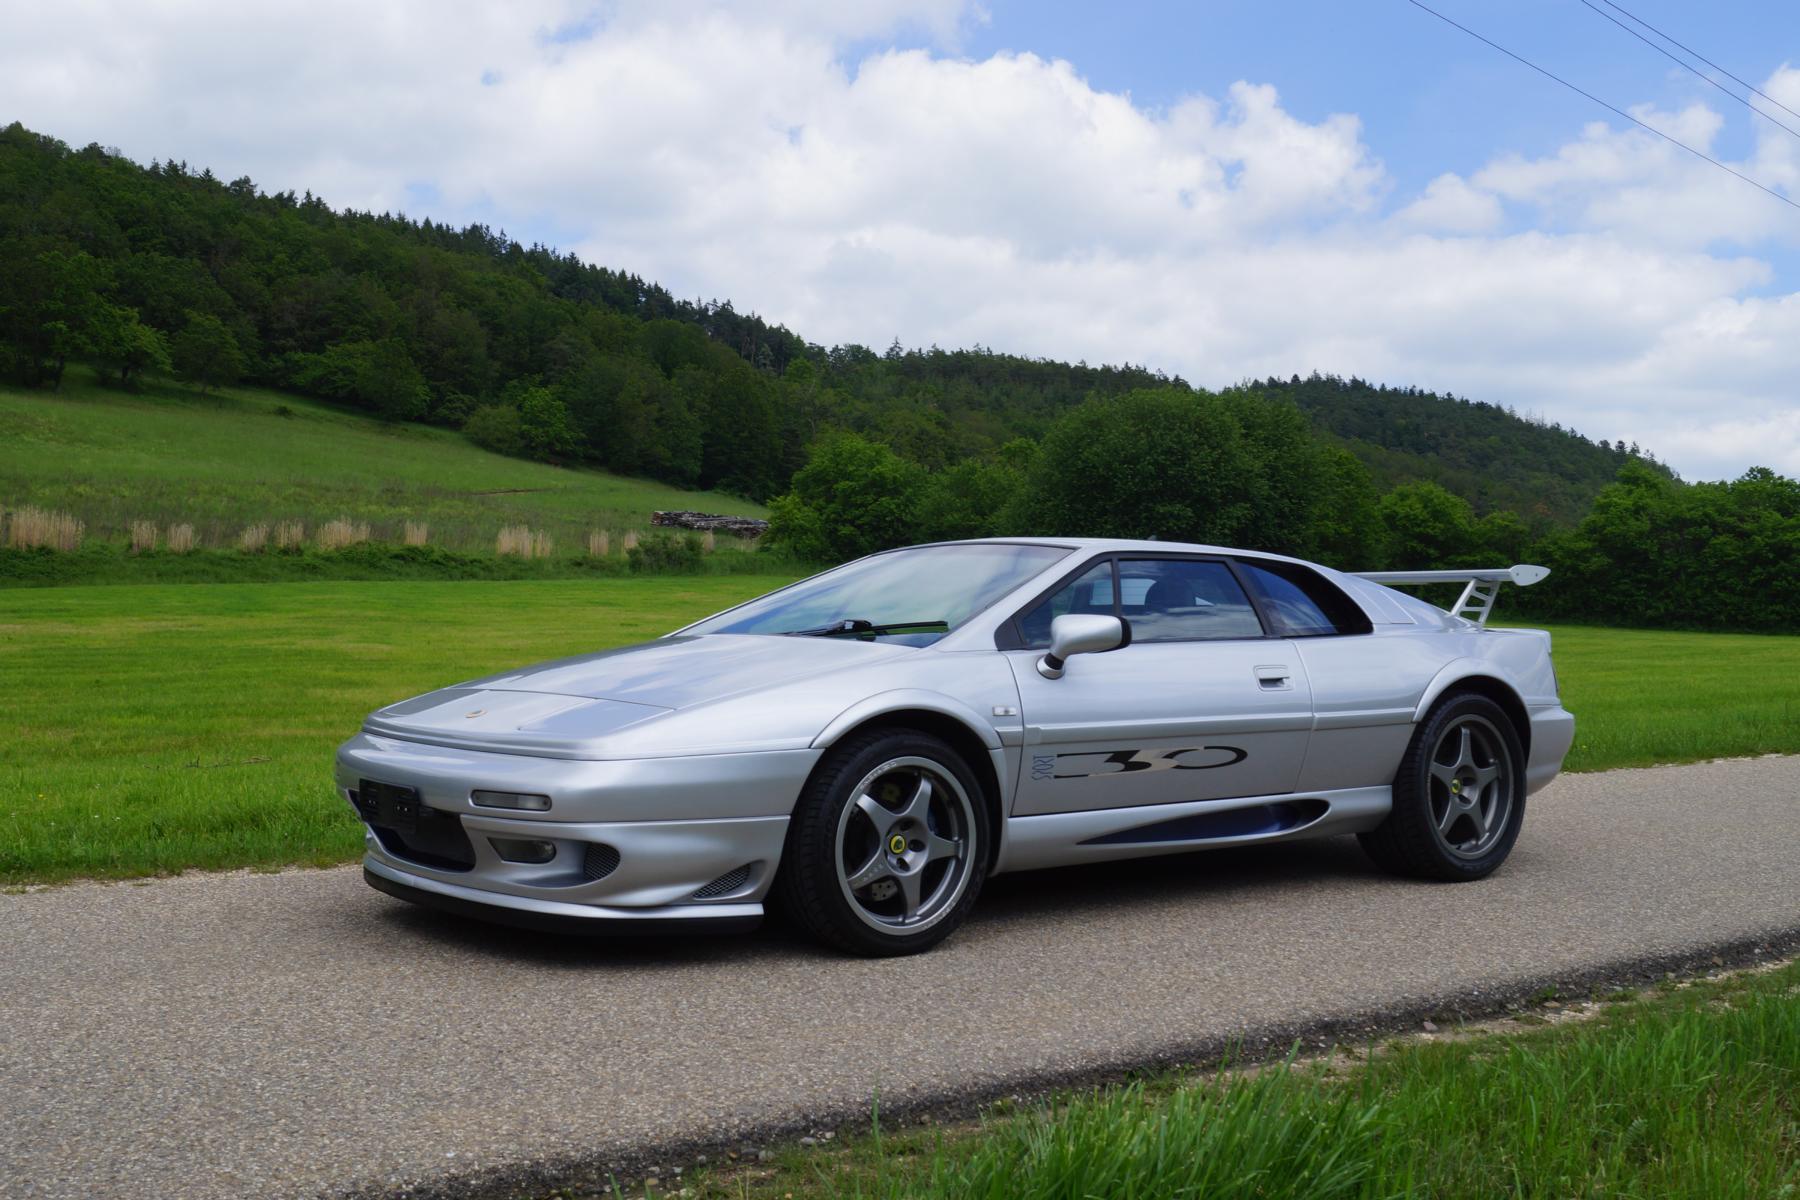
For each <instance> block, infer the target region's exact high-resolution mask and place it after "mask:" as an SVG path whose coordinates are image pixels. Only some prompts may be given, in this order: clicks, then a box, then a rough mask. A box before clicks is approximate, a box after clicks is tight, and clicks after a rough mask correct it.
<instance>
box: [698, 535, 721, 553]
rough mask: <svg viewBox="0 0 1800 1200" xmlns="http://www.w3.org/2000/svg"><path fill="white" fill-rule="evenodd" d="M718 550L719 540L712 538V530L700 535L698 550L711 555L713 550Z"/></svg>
mask: <svg viewBox="0 0 1800 1200" xmlns="http://www.w3.org/2000/svg"><path fill="white" fill-rule="evenodd" d="M718 548H719V539H718V538H716V537H714V536H713V531H712V530H710V529H709V530H707V531H706V532H705V533H703V534H701V535H700V549H701V550H702V551H704V552H705V553H707V554H711V553H712V552H713V551H714V550H717V549H718Z"/></svg>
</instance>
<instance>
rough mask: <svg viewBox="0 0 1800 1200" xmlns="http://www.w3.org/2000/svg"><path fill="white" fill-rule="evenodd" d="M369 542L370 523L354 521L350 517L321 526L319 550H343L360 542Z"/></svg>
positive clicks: (340, 518)
mask: <svg viewBox="0 0 1800 1200" xmlns="http://www.w3.org/2000/svg"><path fill="white" fill-rule="evenodd" d="M368 540H369V523H368V522H367V521H352V520H350V519H349V518H348V517H339V518H338V519H337V520H335V521H327V522H325V524H323V525H321V526H319V549H321V550H342V549H343V548H344V547H345V546H354V545H356V544H357V543H358V542H366V541H368Z"/></svg>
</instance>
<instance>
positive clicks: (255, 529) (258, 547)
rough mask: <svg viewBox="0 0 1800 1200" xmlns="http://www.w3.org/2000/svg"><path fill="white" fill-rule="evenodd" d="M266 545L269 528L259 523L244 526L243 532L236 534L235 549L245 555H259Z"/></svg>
mask: <svg viewBox="0 0 1800 1200" xmlns="http://www.w3.org/2000/svg"><path fill="white" fill-rule="evenodd" d="M268 544H269V527H268V526H267V525H266V524H263V523H261V522H258V523H257V524H255V525H246V526H244V531H243V532H242V533H240V534H238V540H237V547H238V549H239V550H242V551H243V552H244V553H245V554H261V553H262V552H263V547H265V546H267V545H268Z"/></svg>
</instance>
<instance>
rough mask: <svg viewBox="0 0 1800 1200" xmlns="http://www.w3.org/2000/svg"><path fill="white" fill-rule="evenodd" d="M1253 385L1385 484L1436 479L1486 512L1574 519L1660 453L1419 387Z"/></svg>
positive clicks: (1352, 382) (1323, 380) (1320, 380)
mask: <svg viewBox="0 0 1800 1200" xmlns="http://www.w3.org/2000/svg"><path fill="white" fill-rule="evenodd" d="M1245 386H1246V387H1248V388H1250V389H1251V390H1254V391H1260V392H1262V393H1264V394H1265V395H1269V396H1279V397H1282V398H1285V399H1287V400H1290V401H1292V402H1293V403H1294V404H1296V405H1298V406H1299V408H1300V409H1301V411H1303V412H1304V413H1306V415H1307V416H1308V417H1309V418H1310V419H1311V421H1312V423H1313V425H1314V427H1315V428H1317V429H1319V430H1320V431H1322V432H1323V433H1325V434H1326V435H1327V436H1328V437H1330V438H1332V439H1334V440H1336V441H1338V442H1339V443H1340V444H1342V445H1343V446H1344V447H1346V448H1347V449H1349V450H1350V451H1351V452H1352V453H1354V454H1355V455H1356V456H1357V457H1358V458H1359V459H1361V460H1362V461H1363V463H1364V464H1365V465H1366V466H1367V467H1368V468H1369V470H1370V472H1371V473H1372V474H1373V475H1374V477H1375V482H1376V484H1377V485H1378V486H1379V487H1381V488H1382V489H1383V490H1386V489H1387V488H1390V487H1393V486H1395V485H1397V484H1401V483H1408V482H1412V481H1415V480H1421V479H1423V480H1430V481H1431V482H1433V483H1436V484H1439V485H1440V486H1442V487H1444V488H1447V489H1448V490H1450V491H1452V492H1456V493H1457V494H1459V495H1461V496H1463V497H1465V498H1466V499H1467V500H1469V501H1470V503H1472V504H1473V505H1474V506H1475V508H1476V510H1477V511H1478V512H1491V511H1494V510H1496V509H1510V510H1512V511H1513V512H1516V513H1519V514H1521V515H1523V516H1525V517H1527V518H1532V517H1537V518H1548V519H1551V520H1555V521H1561V522H1571V521H1575V520H1578V519H1579V518H1580V517H1581V515H1582V514H1583V513H1585V512H1587V509H1588V506H1589V505H1590V504H1592V503H1593V500H1594V497H1595V495H1597V494H1598V493H1599V491H1600V489H1601V488H1603V487H1605V486H1606V485H1607V484H1609V483H1611V482H1612V481H1613V480H1614V479H1615V478H1617V476H1618V474H1619V468H1620V467H1622V466H1624V465H1625V464H1626V463H1627V462H1629V461H1631V460H1632V459H1634V458H1643V459H1645V460H1646V461H1650V460H1651V459H1652V457H1653V456H1650V455H1648V454H1647V453H1646V452H1645V451H1643V450H1641V449H1640V448H1639V447H1638V446H1636V445H1631V446H1627V445H1625V444H1624V443H1623V442H1619V443H1617V444H1613V443H1609V442H1606V441H1600V442H1592V441H1589V440H1588V439H1587V438H1585V437H1583V436H1582V435H1581V434H1579V433H1577V432H1575V431H1574V430H1573V429H1564V428H1563V427H1562V426H1561V425H1556V424H1546V423H1544V422H1541V421H1533V420H1528V419H1526V418H1524V417H1520V416H1519V415H1518V414H1516V413H1514V412H1512V411H1511V410H1510V409H1506V408H1502V407H1500V406H1499V405H1497V404H1487V403H1484V402H1482V401H1479V400H1467V399H1460V398H1458V397H1455V396H1444V395H1439V394H1437V393H1436V392H1425V391H1420V390H1418V389H1417V388H1399V387H1378V386H1376V385H1374V384H1371V383H1365V382H1364V381H1363V380H1361V379H1341V378H1338V377H1337V376H1332V375H1313V376H1311V377H1309V378H1306V379H1302V378H1300V377H1299V376H1297V375H1296V376H1293V377H1292V378H1289V379H1286V380H1281V379H1263V380H1258V381H1256V382H1253V383H1250V384H1247V385H1245ZM1651 465H1652V466H1653V468H1654V469H1656V470H1657V471H1659V472H1661V473H1663V474H1668V471H1667V469H1666V468H1664V467H1661V466H1660V465H1657V464H1655V463H1654V462H1653V461H1652V462H1651Z"/></svg>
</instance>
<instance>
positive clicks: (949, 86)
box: [0, 0, 1800, 478]
mask: <svg viewBox="0 0 1800 1200" xmlns="http://www.w3.org/2000/svg"><path fill="white" fill-rule="evenodd" d="M1622 2H1623V3H1624V5H1625V7H1626V8H1628V9H1630V10H1631V12H1633V13H1635V14H1637V15H1638V16H1640V17H1643V18H1644V19H1645V20H1647V21H1649V22H1650V23H1651V24H1653V25H1656V26H1658V27H1660V28H1661V29H1663V30H1664V31H1666V32H1668V33H1670V34H1672V35H1673V36H1675V37H1676V38H1679V39H1680V40H1681V41H1683V42H1685V43H1686V44H1687V45H1689V46H1691V47H1693V48H1694V49H1695V50H1698V51H1699V52H1701V53H1703V54H1705V55H1706V56H1707V57H1708V58H1711V59H1713V60H1714V61H1715V62H1717V63H1719V64H1720V65H1721V66H1723V67H1725V68H1726V69H1728V70H1730V71H1732V72H1733V73H1735V74H1736V75H1738V76H1741V77H1742V78H1743V79H1745V80H1748V81H1750V82H1751V83H1754V84H1756V85H1757V86H1758V87H1760V88H1761V89H1762V90H1763V91H1765V92H1767V93H1768V94H1769V95H1770V96H1772V97H1774V98H1775V99H1777V100H1779V101H1781V102H1782V103H1784V104H1786V105H1787V106H1788V107H1790V108H1792V109H1794V110H1796V111H1800V66H1796V67H1790V66H1789V65H1788V63H1789V60H1790V59H1793V60H1795V62H1797V63H1800V7H1796V6H1795V5H1793V4H1792V3H1790V2H1775V0H1769V2H1763V0H1756V2H1752V0H1721V2H1720V3H1718V4H1715V5H1708V6H1695V5H1692V4H1684V3H1679V2H1678V0H1622ZM1596 3H1597V4H1598V5H1599V7H1601V8H1606V4H1605V2H1604V0H1596ZM1433 6H1434V7H1436V8H1438V9H1439V10H1440V11H1442V12H1444V13H1446V14H1447V15H1450V16H1453V17H1455V18H1456V19H1458V20H1460V21H1462V22H1463V23H1465V24H1468V25H1470V26H1471V27H1473V28H1475V29H1477V30H1479V31H1480V32H1482V33H1484V34H1486V35H1488V36H1489V37H1492V38H1494V39H1495V40H1496V41H1499V42H1501V43H1502V44H1503V45H1506V46H1508V47H1510V48H1512V49H1514V50H1516V51H1519V52H1520V53H1522V54H1524V55H1525V56H1526V57H1529V58H1532V59H1534V60H1535V61H1538V62H1540V63H1542V64H1543V65H1545V66H1546V67H1549V68H1550V69H1552V70H1554V71H1556V72H1558V73H1560V74H1563V75H1564V76H1565V77H1567V78H1570V79H1571V80H1573V81H1574V82H1577V83H1579V84H1581V85H1582V86H1583V87H1584V88H1586V89H1587V90H1588V91H1591V92H1593V93H1594V94H1595V95H1597V96H1600V97H1601V98H1603V99H1605V100H1607V101H1608V102H1610V103H1612V104H1615V105H1617V106H1619V107H1621V108H1626V109H1629V110H1630V111H1631V112H1632V113H1633V114H1634V115H1635V116H1637V117H1638V118H1639V119H1641V120H1642V121H1644V122H1646V123H1647V124H1650V125H1652V126H1655V127H1657V128H1659V129H1662V130H1665V131H1667V132H1668V133H1670V134H1672V135H1674V136H1676V137H1678V138H1679V139H1681V140H1682V141H1685V142H1687V143H1688V144H1689V145H1692V146H1694V147H1696V148H1698V149H1701V150H1704V151H1705V152H1707V153H1708V154H1710V155H1712V156H1713V157H1715V158H1719V159H1722V160H1724V161H1726V162H1728V163H1730V164H1731V165H1732V166H1734V167H1735V168H1736V169H1738V170H1740V171H1742V172H1743V173H1745V174H1747V175H1750V176H1752V177H1754V178H1755V179H1757V180H1759V181H1761V182H1762V183H1765V184H1767V185H1768V186H1770V187H1772V188H1774V189H1776V190H1777V191H1779V192H1781V193H1782V194H1783V195H1789V196H1792V197H1794V198H1795V199H1796V200H1800V117H1795V116H1794V115H1792V114H1790V113H1786V112H1783V111H1781V110H1780V109H1779V108H1775V107H1773V106H1771V105H1768V104H1764V105H1763V107H1764V108H1766V109H1768V110H1769V111H1771V112H1773V113H1774V114H1775V115H1776V116H1778V117H1780V118H1781V119H1782V120H1783V121H1784V122H1785V123H1786V124H1787V125H1789V126H1790V127H1792V132H1790V131H1789V130H1784V129H1782V128H1779V127H1777V125H1775V124H1774V123H1772V122H1770V121H1767V120H1764V119H1762V118H1761V117H1758V116H1756V115H1754V114H1752V113H1751V112H1749V111H1748V110H1747V109H1746V108H1744V107H1743V106H1741V105H1739V104H1737V103H1735V102H1733V101H1732V100H1731V99H1730V98H1728V97H1727V96H1725V95H1724V94H1722V93H1721V92H1719V91H1717V90H1715V89H1714V88H1712V87H1710V86H1709V85H1707V84H1706V83H1705V82H1703V81H1701V80H1699V79H1696V78H1694V77H1693V76H1692V75H1689V74H1686V73H1684V72H1682V71H1681V70H1680V69H1679V68H1677V67H1676V66H1675V65H1674V64H1673V63H1671V62H1670V61H1668V60H1667V59H1665V58H1662V57H1659V56H1658V55H1657V54H1656V53H1655V52H1654V51H1653V50H1651V49H1650V48H1648V47H1646V46H1645V45H1644V44H1643V43H1641V42H1639V41H1635V40H1633V39H1632V38H1631V37H1630V36H1629V35H1628V34H1626V33H1625V32H1623V31H1622V30H1621V29H1620V28H1618V27H1617V26H1616V25H1613V24H1609V23H1608V22H1607V21H1606V20H1605V19H1604V18H1603V17H1602V16H1600V15H1598V14H1597V13H1596V12H1594V11H1592V10H1591V9H1590V8H1588V7H1584V5H1583V4H1582V2H1581V0H1511V2H1509V3H1507V4H1505V5H1496V4H1493V3H1491V2H1490V3H1482V2H1479V0H1441V2H1438V0H1433ZM1608 11H1614V10H1611V9H1608ZM1614 15H1615V16H1616V15H1617V13H1616V11H1615V12H1614ZM1621 19H1623V18H1621ZM1726 82H1729V81H1726ZM12 119H18V120H22V121H24V122H25V123H26V124H27V125H28V126H30V127H32V128H34V129H37V130H40V131H43V132H46V133H51V134H53V135H55V136H58V137H60V138H62V139H63V140H65V141H68V142H70V143H72V144H76V145H81V144H85V143H88V142H99V143H101V144H103V145H107V146H115V147H118V148H119V149H121V150H123V151H124V152H125V153H126V154H128V155H130V156H132V157H134V158H137V159H140V160H149V159H152V158H178V159H184V160H186V161H187V162H189V163H190V164H192V165H193V166H195V167H196V168H197V167H200V166H210V167H211V168H212V169H213V171H214V172H215V173H216V174H218V175H221V176H223V177H225V178H234V177H237V176H240V175H249V176H250V177H251V178H253V179H254V180H255V181H256V182H257V183H258V184H259V185H260V186H262V187H264V188H265V189H268V190H279V189H287V188H293V189H295V190H305V189H311V190H312V191H314V192H316V193H318V194H320V195H322V196H324V197H325V198H326V199H327V200H329V201H330V202H331V203H333V204H335V205H338V206H351V207H355V208H373V209H399V210H404V211H406V212H407V213H409V214H411V215H414V216H421V217H422V216H431V217H433V218H436V219H443V220H449V221H453V222H457V223H461V222H465V221H469V220H482V221H486V222H488V223H490V224H493V225H496V226H499V227H503V228H505V229H506V230H507V231H509V232H510V233H512V234H513V235H514V236H516V237H519V238H521V239H522V240H526V241H531V240H541V241H544V242H547V243H550V244H554V245H556V246H558V247H561V248H564V249H573V250H575V251H576V252H578V253H580V254H581V255H583V256H584V257H587V258H589V259H591V260H593V261H596V262H599V263H603V264H606V265H608V266H614V267H622V268H626V269H630V270H633V271H636V272H639V273H640V274H643V275H645V276H648V277H650V278H654V279H656V280H658V281H660V282H662V283H664V284H665V285H667V286H668V287H670V288H671V289H672V290H673V291H675V292H676V293H677V294H678V295H683V296H690V297H704V298H720V299H724V298H729V299H731V300H732V301H733V302H734V303H735V304H736V305H737V306H738V307H739V308H740V309H747V310H753V311H756V312H759V313H761V314H763V315H764V316H766V317H768V318H771V319H773V320H777V321H780V322H783V323H785V324H787V325H788V326H789V327H791V328H792V329H794V330H795V331H796V332H798V333H800V334H802V335H803V336H805V337H807V338H808V339H810V340H813V341H817V342H823V343H827V344H829V343H833V342H845V341H856V342H862V343H865V344H869V345H873V346H877V347H881V346H885V345H887V343H888V342H890V341H892V340H893V339H895V338H898V339H900V341H902V342H903V343H906V344H908V345H930V344H933V343H935V344H937V345H940V346H945V347H952V346H963V345H969V344H972V343H980V344H983V345H988V346H992V347H994V348H996V349H1002V350H1008V351H1013V352H1017V353H1023V354H1033V355H1043V356H1048V357H1053V358H1061V359H1069V360H1075V359H1085V360H1087V361H1089V362H1102V361H1106V362H1119V361H1131V362H1135V363H1141V364H1145V365H1148V366H1151V367H1157V368H1161V369H1163V370H1166V371H1169V372H1171V373H1176V374H1180V375H1182V376H1183V377H1185V378H1187V379H1189V380H1190V381H1192V382H1194V383H1198V384H1203V385H1212V386H1218V385H1223V384H1228V383H1232V382H1235V381H1238V380H1241V379H1244V378H1247V377H1253V376H1260V375H1266V374H1271V373H1272V374H1280V375H1287V374H1291V373H1294V372H1299V373H1302V374H1304V373H1306V372H1309V371H1313V370H1319V371H1325V372H1335V373H1338V374H1345V375H1349V374H1355V375H1360V376H1362V377H1364V378H1368V379H1371V380H1376V381H1381V382H1387V383H1394V384H1414V385H1418V386H1420V387H1425V388H1432V389H1436V390H1440V391H1451V392H1455V393H1458V394H1461V395H1466V396H1471V397H1475V398H1479V399H1484V400H1491V401H1496V402H1499V403H1505V404H1510V405H1512V406H1514V407H1515V408H1517V409H1519V410H1520V411H1523V412H1530V413H1533V414H1536V415H1539V416H1541V417H1543V418H1544V419H1546V420H1555V421H1560V422H1562V423H1563V424H1565V425H1571V426H1573V427H1575V428H1577V429H1580V430H1581V431H1582V432H1584V433H1586V434H1588V435H1589V436H1592V437H1595V438H1607V439H1613V438H1625V439H1627V440H1635V441H1638V442H1640V443H1641V444H1643V445H1644V446H1646V447H1647V448H1650V449H1652V450H1653V451H1654V452H1655V453H1656V454H1657V455H1658V456H1659V457H1661V458H1663V459H1664V460H1666V461H1668V462H1670V463H1671V464H1673V465H1674V466H1675V467H1676V468H1677V469H1678V470H1680V471H1681V472H1682V473H1683V474H1684V475H1685V476H1687V477H1688V478H1716V477H1723V476H1731V475H1735V474H1737V473H1739V472H1741V471H1742V470H1743V469H1744V468H1746V467H1748V466H1750V465H1752V464H1758V463H1760V464H1766V465H1769V466H1773V467H1775V468H1777V469H1779V470H1782V471H1784V472H1786V473H1788V474H1800V210H1796V209H1795V208H1793V207H1789V206H1788V205H1786V204H1783V203H1781V202H1780V201H1779V200H1777V199H1774V198H1772V197H1770V196H1768V195H1765V194H1764V193H1762V192H1759V191H1757V190H1756V189H1755V188H1753V187H1751V186H1750V185H1748V184H1746V183H1743V182H1740V181H1739V180H1737V179H1734V178H1732V177H1730V176H1729V175H1727V174H1725V173H1724V172H1722V171H1720V170H1718V169H1716V168H1714V167H1711V166H1708V165H1707V164H1705V163H1703V162H1701V161H1699V160H1697V159H1695V158H1693V157H1691V156H1689V155H1687V154H1685V153H1683V152H1682V151H1681V150H1679V149H1677V148H1676V147H1674V146H1672V145H1670V144H1668V143H1667V142H1663V141H1660V140H1659V139H1657V138H1656V137H1655V136H1653V135H1651V134H1649V133H1645V132H1642V131H1641V130H1639V129H1637V128H1635V127H1634V126H1632V125H1631V124H1630V123H1629V122H1627V121H1625V120H1623V119H1621V118H1619V117H1616V116H1614V115H1612V114H1611V113H1608V112H1607V111H1606V110H1604V109H1602V108H1599V107H1598V106H1596V105H1594V104H1592V103H1591V102H1589V101H1587V100H1583V99H1582V98H1580V97H1579V96H1575V95H1573V94H1571V93H1569V92H1566V91H1564V90H1562V89H1561V88H1559V87H1557V85H1556V84H1554V83H1552V82H1550V81H1549V80H1547V79H1544V78H1543V77H1542V76H1539V75H1536V74H1534V73H1532V72H1531V71H1530V70H1529V69H1527V68H1525V67H1523V66H1520V65H1519V64H1517V63H1515V62H1513V61H1511V60H1509V59H1507V58H1505V57H1503V56H1502V55H1500V54H1498V53H1496V52H1494V51H1493V50H1491V49H1488V48H1487V47H1485V46H1483V45H1481V44H1479V43H1477V42H1474V41H1473V40H1471V39H1470V38H1468V37H1467V36H1466V35H1464V34H1462V33H1459V32H1457V31H1456V30H1454V29H1452V28H1450V27H1448V26H1446V25H1444V24H1442V23H1441V22H1439V21H1437V20H1435V19H1434V18H1433V17H1431V16H1429V15H1428V14H1426V13H1424V12H1422V11H1420V10H1419V9H1418V8H1416V7H1414V6H1413V5H1412V4H1410V3H1408V2H1407V0H1358V2H1356V3H1344V2H1343V0H1288V2H1286V3H1281V4H1270V3H1267V0H1210V2H1197V0H1187V2H1185V3H1182V2H1172V3H1164V4H1142V5H1132V4H1123V3H1121V4H1114V5H1095V4H1089V3H1064V4H1057V3H1026V2H1023V0H991V2H990V3H988V4H986V5H985V6H983V5H977V4H972V3H964V2H962V0H919V2H917V3H908V2H904V0H871V2H869V3H854V2H846V0H838V2H832V0H772V2H769V3H762V4H751V3H735V4H714V3H706V2H704V0H660V2H655V3H637V2H635V0H619V2H617V3H603V4H598V5H595V4H591V3H570V2H565V0H520V2H516V3H512V4H507V5H498V4H491V5H480V6H476V5H467V6H465V5H457V4H450V3H444V2H442V0H439V2H436V3H430V2H426V0H393V2H388V3H380V2H371V0H355V2H348V0H305V3H282V2H279V0H268V2H259V3H249V4H246V3H243V2H242V0H130V2H124V3H107V2H101V0H59V2H58V3H56V4H39V5H30V6H26V5H14V6H11V8H10V11H8V13H7V14H6V16H5V17H4V18H0V122H4V121H9V120H12Z"/></svg>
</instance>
